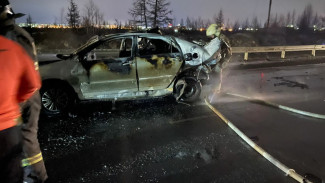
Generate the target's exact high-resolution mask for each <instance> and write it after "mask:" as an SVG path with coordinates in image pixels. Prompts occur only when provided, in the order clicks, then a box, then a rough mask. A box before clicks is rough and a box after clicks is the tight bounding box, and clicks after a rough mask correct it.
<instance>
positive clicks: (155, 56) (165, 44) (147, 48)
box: [136, 36, 183, 91]
mask: <svg viewBox="0 0 325 183" xmlns="http://www.w3.org/2000/svg"><path fill="white" fill-rule="evenodd" d="M136 62H137V71H138V79H139V90H140V91H147V90H160V89H166V88H168V87H169V85H170V84H171V83H172V82H173V80H174V78H175V76H176V74H177V72H178V71H179V70H180V68H181V66H182V63H183V60H182V57H181V51H180V49H179V47H178V46H176V44H175V43H173V41H172V39H171V38H169V37H163V36H156V37H145V36H138V39H137V57H136Z"/></svg>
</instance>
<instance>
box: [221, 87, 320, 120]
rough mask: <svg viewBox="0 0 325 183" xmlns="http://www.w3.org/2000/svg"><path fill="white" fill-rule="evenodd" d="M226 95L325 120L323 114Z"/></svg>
mask: <svg viewBox="0 0 325 183" xmlns="http://www.w3.org/2000/svg"><path fill="white" fill-rule="evenodd" d="M226 94H227V95H231V96H235V97H240V98H244V99H246V100H249V101H251V102H255V103H261V104H264V105H268V106H271V107H275V108H279V109H283V110H286V111H290V112H293V113H296V114H301V115H304V116H308V117H313V118H318V119H325V115H323V114H316V113H311V112H307V111H302V110H299V109H295V108H291V107H287V106H284V105H279V104H275V103H272V102H268V101H265V100H260V99H256V98H251V97H247V96H244V95H239V94H235V93H226Z"/></svg>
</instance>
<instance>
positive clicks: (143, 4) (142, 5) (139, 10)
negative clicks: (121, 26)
mask: <svg viewBox="0 0 325 183" xmlns="http://www.w3.org/2000/svg"><path fill="white" fill-rule="evenodd" d="M147 5H148V0H134V2H133V7H132V8H131V9H129V12H128V13H129V14H130V15H131V16H132V18H133V20H134V21H135V22H136V23H140V25H144V26H145V27H146V28H147V27H148V11H149V10H148V8H147Z"/></svg>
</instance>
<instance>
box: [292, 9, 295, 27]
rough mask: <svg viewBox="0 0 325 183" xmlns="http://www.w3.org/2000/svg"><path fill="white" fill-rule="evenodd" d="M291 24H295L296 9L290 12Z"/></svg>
mask: <svg viewBox="0 0 325 183" xmlns="http://www.w3.org/2000/svg"><path fill="white" fill-rule="evenodd" d="M291 24H292V25H295V24H296V10H295V9H294V10H293V11H292V14H291Z"/></svg>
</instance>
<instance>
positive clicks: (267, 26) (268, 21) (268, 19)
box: [266, 0, 272, 28]
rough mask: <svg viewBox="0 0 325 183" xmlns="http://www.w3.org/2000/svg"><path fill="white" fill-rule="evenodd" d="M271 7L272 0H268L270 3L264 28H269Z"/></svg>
mask: <svg viewBox="0 0 325 183" xmlns="http://www.w3.org/2000/svg"><path fill="white" fill-rule="evenodd" d="M271 7H272V0H270V5H269V14H268V16H267V25H266V28H269V26H270V15H271Z"/></svg>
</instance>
